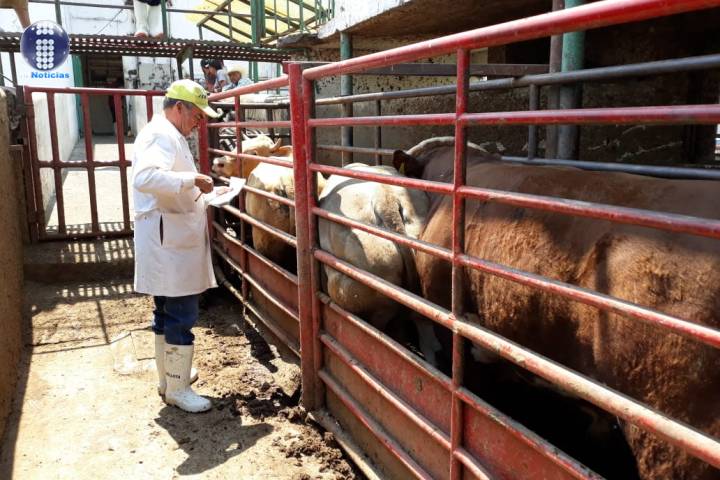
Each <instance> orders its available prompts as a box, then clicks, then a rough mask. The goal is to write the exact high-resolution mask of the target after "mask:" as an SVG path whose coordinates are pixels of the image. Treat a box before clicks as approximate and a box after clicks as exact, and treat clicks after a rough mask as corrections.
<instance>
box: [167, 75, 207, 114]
mask: <svg viewBox="0 0 720 480" xmlns="http://www.w3.org/2000/svg"><path fill="white" fill-rule="evenodd" d="M165 97H166V98H174V99H176V100H185V101H186V102H190V103H192V104H193V105H195V106H196V107H198V108H199V109H200V110H202V111H203V112H205V115H207V116H209V117H212V118H218V117H219V116H220V115H221V114H220V113H218V112H216V111H215V110H213V109H212V108H210V106H209V105H208V99H207V93H205V89H204V88H203V87H201V86H200V85H199V84H198V83H196V82H193V81H192V80H176V81H174V82H173V83H171V84H170V86H169V87H168V89H167V92H165Z"/></svg>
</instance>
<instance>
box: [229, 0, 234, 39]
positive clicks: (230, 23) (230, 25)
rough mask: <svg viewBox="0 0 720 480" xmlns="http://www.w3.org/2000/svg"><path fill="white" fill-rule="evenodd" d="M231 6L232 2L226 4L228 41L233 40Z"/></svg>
mask: <svg viewBox="0 0 720 480" xmlns="http://www.w3.org/2000/svg"><path fill="white" fill-rule="evenodd" d="M232 4H233V2H230V3H228V33H229V34H230V40H232V39H233V26H232V21H233V16H232Z"/></svg>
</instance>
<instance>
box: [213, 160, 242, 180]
mask: <svg viewBox="0 0 720 480" xmlns="http://www.w3.org/2000/svg"><path fill="white" fill-rule="evenodd" d="M236 163H237V159H236V158H235V157H230V156H227V155H225V156H222V157H217V158H214V159H213V165H212V171H213V172H215V173H216V174H217V175H222V176H224V177H232V176H237V175H236V174H235V164H236Z"/></svg>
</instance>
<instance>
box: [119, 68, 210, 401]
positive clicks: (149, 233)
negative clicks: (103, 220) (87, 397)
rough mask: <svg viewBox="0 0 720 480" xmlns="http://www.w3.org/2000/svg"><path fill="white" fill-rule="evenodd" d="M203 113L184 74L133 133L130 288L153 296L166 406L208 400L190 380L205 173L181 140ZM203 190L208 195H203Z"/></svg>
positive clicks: (206, 251)
mask: <svg viewBox="0 0 720 480" xmlns="http://www.w3.org/2000/svg"><path fill="white" fill-rule="evenodd" d="M204 115H207V116H210V117H214V118H216V117H218V114H217V113H216V112H215V111H213V110H212V109H211V108H210V107H209V106H208V101H207V95H206V93H205V90H204V89H203V88H202V87H201V86H200V85H198V84H197V83H195V82H193V81H192V80H178V81H176V82H173V83H172V84H171V85H170V87H169V88H168V90H167V92H166V94H165V100H164V103H163V114H161V115H155V116H154V117H153V119H152V121H150V123H148V124H147V125H146V126H145V128H143V130H142V131H141V132H140V134H139V135H138V137H137V139H136V140H135V150H134V151H135V153H134V156H133V171H132V183H133V200H134V202H135V290H136V291H138V292H140V293H147V294H149V295H152V296H153V299H154V302H155V309H154V311H153V313H154V318H153V322H152V327H153V331H154V332H155V359H156V362H157V368H158V375H159V377H160V382H159V386H158V391H159V393H160V395H164V398H165V402H166V403H167V404H168V405H176V406H177V407H179V408H181V409H182V410H185V411H187V412H204V411H206V410H208V409H210V407H211V406H212V405H211V403H210V400H208V399H206V398H204V397H201V396H199V395H197V394H196V393H195V392H194V391H193V389H192V388H191V387H190V383H191V381H192V380H193V378H192V377H195V378H197V377H196V375H191V368H192V358H193V340H194V338H195V337H194V335H193V334H192V332H191V328H192V327H193V325H194V324H195V322H196V321H197V318H198V300H199V297H200V294H201V293H202V292H203V291H205V290H206V289H208V288H212V287H216V286H217V284H216V282H215V275H214V273H213V268H212V262H211V253H210V244H209V239H208V230H207V215H206V212H205V208H206V205H207V202H208V201H209V200H210V197H212V196H213V195H214V194H216V193H219V192H213V182H212V179H211V178H210V177H208V176H207V175H203V174H200V173H198V171H197V169H196V168H195V162H194V159H193V156H192V154H191V153H190V149H189V147H188V143H187V141H186V139H185V137H186V136H187V135H189V134H190V133H191V132H192V131H193V130H194V129H195V128H197V126H198V125H199V123H200V122H201V120H202V118H203V116H204ZM203 194H210V195H203Z"/></svg>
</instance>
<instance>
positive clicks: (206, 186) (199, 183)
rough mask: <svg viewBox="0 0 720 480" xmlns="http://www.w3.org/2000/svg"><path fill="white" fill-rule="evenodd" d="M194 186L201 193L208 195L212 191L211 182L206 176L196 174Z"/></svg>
mask: <svg viewBox="0 0 720 480" xmlns="http://www.w3.org/2000/svg"><path fill="white" fill-rule="evenodd" d="M195 186H196V187H198V188H199V189H200V191H201V192H203V193H210V192H212V191H213V180H212V178H210V177H208V176H207V175H203V174H202V173H198V174H197V175H195Z"/></svg>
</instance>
